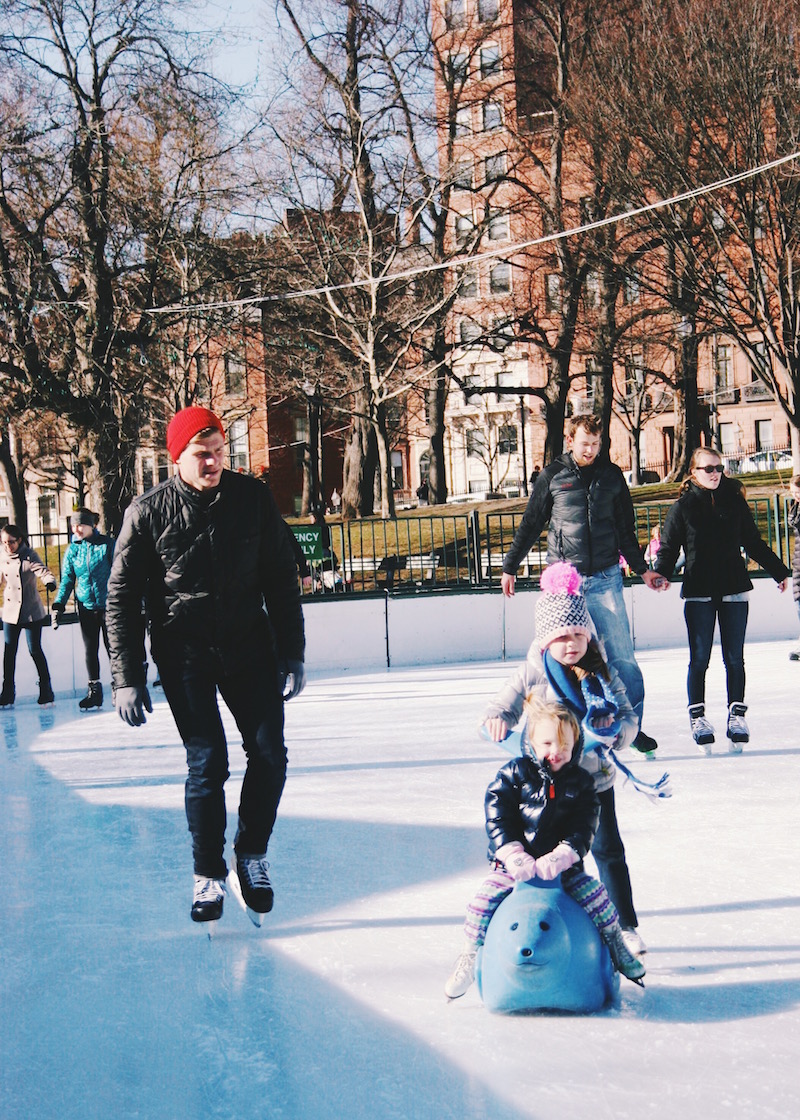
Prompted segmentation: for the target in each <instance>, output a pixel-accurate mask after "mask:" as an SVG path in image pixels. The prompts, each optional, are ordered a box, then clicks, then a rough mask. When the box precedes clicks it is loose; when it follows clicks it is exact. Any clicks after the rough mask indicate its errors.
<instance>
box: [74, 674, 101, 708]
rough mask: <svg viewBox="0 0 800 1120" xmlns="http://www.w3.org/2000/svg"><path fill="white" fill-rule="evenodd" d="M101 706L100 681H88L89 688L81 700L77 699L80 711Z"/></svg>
mask: <svg viewBox="0 0 800 1120" xmlns="http://www.w3.org/2000/svg"><path fill="white" fill-rule="evenodd" d="M102 706H103V686H102V685H101V684H100V681H89V690H88V692H87V693H86V695H85V696H84V698H83V700H79V701H78V707H79V708H80V710H81V711H82V712H89V711H91V709H92V708H102Z"/></svg>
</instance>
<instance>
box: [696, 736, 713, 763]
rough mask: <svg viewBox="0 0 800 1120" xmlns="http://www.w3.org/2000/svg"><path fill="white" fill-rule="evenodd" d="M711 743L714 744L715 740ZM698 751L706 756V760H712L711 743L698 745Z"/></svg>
mask: <svg viewBox="0 0 800 1120" xmlns="http://www.w3.org/2000/svg"><path fill="white" fill-rule="evenodd" d="M711 742H713V739H712V741H711ZM697 749H698V750H699V751H700V754H702V755H705V757H706V758H711V743H698V744H697Z"/></svg>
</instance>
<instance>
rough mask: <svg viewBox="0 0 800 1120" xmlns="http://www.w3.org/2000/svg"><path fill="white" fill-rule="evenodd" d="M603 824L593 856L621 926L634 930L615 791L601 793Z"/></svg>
mask: <svg viewBox="0 0 800 1120" xmlns="http://www.w3.org/2000/svg"><path fill="white" fill-rule="evenodd" d="M597 796H598V798H599V800H600V824H599V825H598V828H597V835H596V836H595V838H594V843H593V844H592V855H593V856H594V859H595V863H596V864H597V871H598V874H599V877H600V879H601V880H602V882H603V885H604V886H605V888H606V890H607V891H608V896H609V898H610V899H611V901H612V902H613V903H614V905H615V906H616V908H617V911H618V912H619V921H620V925H622V926H623V927H625V928H631V929H635V928H636V926H638V924H639V921H638V919H637V917H636V911H635V909H634V907H633V894H632V891H631V877H630V875H629V873H628V865H627V863H626V862H625V846H624V844H623V843H622V837H621V836H620V834H619V827H618V825H617V810H616V805H615V801H614V788H613V786H612V788H611V789H607V790H604V791H603V792H602V793H599V794H598V795H597Z"/></svg>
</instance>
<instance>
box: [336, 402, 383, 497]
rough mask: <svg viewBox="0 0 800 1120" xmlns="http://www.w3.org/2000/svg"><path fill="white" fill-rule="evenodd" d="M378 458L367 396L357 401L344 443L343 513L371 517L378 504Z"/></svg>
mask: <svg viewBox="0 0 800 1120" xmlns="http://www.w3.org/2000/svg"><path fill="white" fill-rule="evenodd" d="M377 460H378V449H377V441H376V439H375V432H374V429H373V427H372V425H371V424H370V422H369V421H368V420H367V418H366V416H365V415H364V400H363V396H362V395H359V397H357V398H356V401H355V402H354V415H353V420H352V426H351V428H350V434H349V435H348V437H347V441H346V443H345V447H344V464H343V481H342V517H343V518H345V519H352V518H354V517H369V516H370V515H371V514H372V512H373V510H374V508H375V506H374V501H375V499H374V492H373V485H374V479H375V467H376V465H377Z"/></svg>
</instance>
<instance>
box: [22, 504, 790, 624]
mask: <svg viewBox="0 0 800 1120" xmlns="http://www.w3.org/2000/svg"><path fill="white" fill-rule="evenodd" d="M672 504H673V502H672V501H665V502H653V503H648V504H647V505H640V506H635V507H634V517H635V525H636V535H637V537H638V539H639V542H640V544H641V545H642V547H644V548H647V546H648V544H649V542H650V541H651V539H652V537H653V533H654V531H657V532H658V535H660V531H661V527H662V526H663V524H664V521H665V519H666V516H667V513H668V511H669V509H670V507H671V506H672ZM748 504H749V506H750V508H751V510H752V511H753V516H754V518H755V521H756V524H757V526H758V530H759V532H760V533H761V536H762V537H763V538H764V540H765V541H766V542H767V544H768V545H769V547H770V548H771V549H772V550H773V551H774V552H777V553H778V555H779V556H781V557H782V559H783V560H784V561H785V562H786V563H787V564H788V565H791V557H792V549H793V543H794V542H793V535H792V531H791V529H790V528H789V523H788V516H787V514H788V509H789V499H788V497H786V496H785V495H777V494H776V495H774V496H772V497H769V498H753V499H748ZM522 516H523V511H522V510H518V511H515V512H498V513H488V514H485V515H483V516H480V515H479V514H478V512H477V511H475V510H474V511H472V513H469V514H449V513H434V512H431V513H426V514H424V515H419V516H408V517H402V518H398V519H397V520H393V521H380V520H377V519H376V520H363V521H332V522H330V523H329V524H328V529H329V531H330V549H329V555H326V557H325V559H323V560H322V561H321V562H312V563H311V565H310V566H311V573H312V578H311V584H310V586H307V587H304V588H303V595H304V597H306V598H312V597H317V596H335V595H375V594H387V593H391V594H395V593H405V594H409V593H411V594H418V593H424V592H428V591H436V590H448V589H461V590H466V589H469V588H476V589H480V588H492V587H497V586H499V583H500V576H501V574H502V570H503V560H504V558H505V555H506V553H507V552H508V550H509V548H510V547H511V542H512V540H513V539H514V534H515V533H516V531H517V528H518V527H519V523H520V521H521V520H522ZM69 541H70V536H69V533H67V532H52V533H50V532H48V533H31V534H30V545H31V547H32V548H33V549H34V550H35V551H36V552H37V553H38V554H39V556H40V558H41V559H42V561H43V562H44V563H45V564H46V565H47V567H48V568H49V569H50V571H51V572H53V574H54V575H55V576H56V577H57V578H59V579H60V578H61V564H62V557H63V555H64V553H65V551H66V548H67V545H68V544H69ZM546 556H547V532H546V531H545V532H544V533H542V535H541V536H540V537H539V539H538V540H537V541H536V542H535V543H534V545H533V547H532V548H531V550H530V551H529V552H528V554H527V556H526V557H525V558H524V559H523V561H522V564H521V566H520V569H519V570H518V572H517V579H518V582H519V584H520V585H525V584H529V585H533V586H535V585H536V584H537V583H538V580H539V576H540V574H541V571H542V568H543V567H544V566H545V562H546ZM654 559H655V556H650V555H648V560H649V561H650V562H651V563H652V561H653V560H654ZM750 567H751V569H755V568H756V567H757V566H756V565H754V564H752V562H751V564H750ZM40 592H41V594H42V597H43V598H44V599H45V601H46V603H47V605H48V606H49V605H50V603H51V602H52V600H53V598H54V593H50V592H46V591H45V589H44V588H43V587H40Z"/></svg>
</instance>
